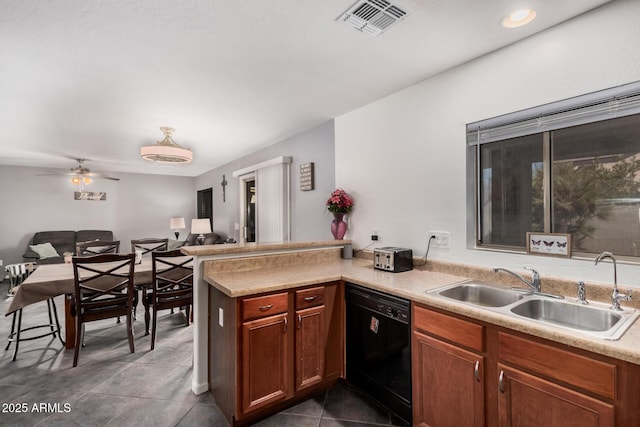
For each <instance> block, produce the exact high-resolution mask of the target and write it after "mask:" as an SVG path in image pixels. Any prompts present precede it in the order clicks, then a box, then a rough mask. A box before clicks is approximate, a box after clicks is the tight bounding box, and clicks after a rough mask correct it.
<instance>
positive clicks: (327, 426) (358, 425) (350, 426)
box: [318, 418, 386, 427]
mask: <svg viewBox="0 0 640 427" xmlns="http://www.w3.org/2000/svg"><path fill="white" fill-rule="evenodd" d="M381 425H386V424H375V423H362V422H357V421H345V420H334V419H331V418H323V419H322V420H320V425H319V426H318V427H380V426H381Z"/></svg>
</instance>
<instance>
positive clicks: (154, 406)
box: [105, 399, 193, 427]
mask: <svg viewBox="0 0 640 427" xmlns="http://www.w3.org/2000/svg"><path fill="white" fill-rule="evenodd" d="M192 406H193V404H191V403H179V402H167V401H165V400H152V399H134V400H133V401H132V404H131V405H129V406H127V408H126V409H125V410H124V411H123V412H121V413H120V414H119V415H118V416H116V417H115V418H113V419H112V420H111V421H110V422H109V423H107V424H106V425H105V426H106V427H123V426H153V427H174V426H175V425H177V424H178V423H179V422H180V420H181V419H182V418H184V416H185V415H186V414H187V412H189V410H190V409H191V408H192Z"/></svg>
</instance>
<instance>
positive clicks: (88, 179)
mask: <svg viewBox="0 0 640 427" xmlns="http://www.w3.org/2000/svg"><path fill="white" fill-rule="evenodd" d="M82 181H84V183H85V184H91V182H92V181H91V178H89V177H88V176H85V177H83V178H82Z"/></svg>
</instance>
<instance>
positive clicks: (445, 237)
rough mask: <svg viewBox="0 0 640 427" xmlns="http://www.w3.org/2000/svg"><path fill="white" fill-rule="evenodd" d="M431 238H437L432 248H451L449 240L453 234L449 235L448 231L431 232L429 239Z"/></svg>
mask: <svg viewBox="0 0 640 427" xmlns="http://www.w3.org/2000/svg"><path fill="white" fill-rule="evenodd" d="M431 236H436V238H435V239H433V240H432V241H431V247H432V248H442V249H449V248H450V246H449V238H450V237H451V233H449V232H448V231H430V232H429V237H431Z"/></svg>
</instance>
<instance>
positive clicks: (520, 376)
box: [498, 364, 615, 427]
mask: <svg viewBox="0 0 640 427" xmlns="http://www.w3.org/2000/svg"><path fill="white" fill-rule="evenodd" d="M498 370H499V372H500V378H499V379H498V390H499V394H498V411H499V417H500V426H513V427H538V426H580V427H613V426H614V425H615V410H614V407H613V405H611V404H609V403H605V402H602V401H600V400H597V399H594V398H592V397H589V396H587V395H585V394H582V393H578V392H576V391H573V390H570V389H568V388H566V387H562V386H560V385H558V384H554V383H552V382H549V381H546V380H543V379H541V378H539V377H536V376H533V375H529V374H526V373H524V372H522V371H520V370H517V369H511V368H508V367H506V366H505V365H502V364H498Z"/></svg>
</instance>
